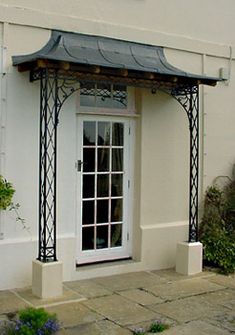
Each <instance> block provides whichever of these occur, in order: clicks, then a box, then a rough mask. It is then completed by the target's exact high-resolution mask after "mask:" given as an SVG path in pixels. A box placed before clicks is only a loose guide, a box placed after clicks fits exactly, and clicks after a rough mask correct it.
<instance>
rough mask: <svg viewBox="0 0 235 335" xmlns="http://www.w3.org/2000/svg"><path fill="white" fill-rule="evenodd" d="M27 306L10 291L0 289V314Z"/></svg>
mask: <svg viewBox="0 0 235 335" xmlns="http://www.w3.org/2000/svg"><path fill="white" fill-rule="evenodd" d="M27 306H29V305H28V304H27V303H26V302H25V301H23V300H22V299H20V298H19V297H17V296H16V295H15V294H14V293H13V292H11V291H0V314H4V313H9V312H16V311H18V310H19V309H22V308H24V307H27Z"/></svg>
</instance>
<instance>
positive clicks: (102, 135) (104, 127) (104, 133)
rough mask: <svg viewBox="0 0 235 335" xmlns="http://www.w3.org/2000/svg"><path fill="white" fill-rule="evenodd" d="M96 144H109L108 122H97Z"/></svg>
mask: <svg viewBox="0 0 235 335" xmlns="http://www.w3.org/2000/svg"><path fill="white" fill-rule="evenodd" d="M98 145H110V122H98Z"/></svg>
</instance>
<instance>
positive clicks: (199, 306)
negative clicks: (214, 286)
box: [148, 296, 227, 322]
mask: <svg viewBox="0 0 235 335" xmlns="http://www.w3.org/2000/svg"><path fill="white" fill-rule="evenodd" d="M148 308H149V309H151V310H153V311H155V312H157V313H159V314H162V315H165V316H167V317H169V318H171V319H173V320H175V321H177V322H189V321H193V320H197V319H204V318H205V317H207V318H213V317H215V316H216V315H217V314H219V313H220V312H224V311H226V310H227V309H226V308H225V307H223V306H218V305H216V306H215V305H212V304H210V303H209V302H207V301H206V300H205V301H203V303H202V300H201V299H198V296H194V297H188V298H184V299H178V300H175V301H171V302H166V303H164V304H158V305H152V306H148Z"/></svg>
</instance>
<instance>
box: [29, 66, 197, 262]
mask: <svg viewBox="0 0 235 335" xmlns="http://www.w3.org/2000/svg"><path fill="white" fill-rule="evenodd" d="M30 80H31V81H35V80H40V163H39V179H40V180H39V184H40V187H39V189H40V190H39V192H40V194H39V252H38V259H39V260H40V261H42V262H50V261H56V260H57V256H56V206H57V201H56V200H57V199H56V175H57V127H58V122H59V112H60V110H61V108H62V106H63V104H64V102H65V101H66V99H67V98H68V97H70V96H71V95H72V94H73V93H74V92H75V91H78V90H79V89H80V83H81V82H85V80H84V79H81V80H79V78H78V76H77V75H76V74H75V73H73V72H71V73H70V72H69V71H67V72H65V75H64V74H61V72H59V71H57V70H56V69H54V70H53V69H47V68H45V69H38V70H36V71H32V72H31V74H30ZM114 84H115V85H116V84H117V83H116V82H115V83H114ZM154 87H155V88H156V89H161V90H164V91H165V92H167V93H170V94H171V95H172V96H173V97H174V98H175V99H176V100H177V101H178V102H179V103H180V104H181V105H182V107H183V108H184V110H185V111H186V113H187V115H188V120H189V128H190V204H189V241H190V242H194V241H197V239H198V232H197V231H198V158H199V156H198V155H199V108H198V87H197V86H194V85H185V86H179V85H178V86H177V85H175V84H174V85H173V86H172V85H170V84H169V85H167V83H165V84H163V83H155V85H154ZM106 93H107V92H106ZM106 93H105V92H104V94H106ZM116 99H119V100H120V102H122V101H121V100H122V99H124V101H125V99H126V96H125V94H124V93H122V92H121V93H120V94H118V96H117V97H116Z"/></svg>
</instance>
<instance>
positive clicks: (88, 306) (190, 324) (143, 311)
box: [0, 269, 235, 335]
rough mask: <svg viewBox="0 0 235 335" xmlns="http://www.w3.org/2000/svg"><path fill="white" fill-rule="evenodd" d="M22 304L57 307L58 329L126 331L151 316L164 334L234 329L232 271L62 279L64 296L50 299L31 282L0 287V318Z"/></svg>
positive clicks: (65, 332)
mask: <svg viewBox="0 0 235 335" xmlns="http://www.w3.org/2000/svg"><path fill="white" fill-rule="evenodd" d="M26 306H35V307H38V306H44V307H45V308H46V309H47V310H48V311H50V312H53V313H56V314H57V316H58V319H59V320H60V322H61V324H62V328H61V330H60V331H59V332H58V335H75V334H78V335H85V334H87V335H93V334H94V335H128V334H129V335H131V334H133V331H134V330H135V329H138V328H144V329H146V330H147V329H148V328H149V326H150V325H151V323H152V322H153V321H161V322H164V323H166V324H167V325H169V329H167V330H165V331H164V332H163V334H165V335H187V334H188V335H198V334H202V335H210V334H211V335H228V334H232V333H233V334H234V333H235V276H234V275H233V276H229V277H227V276H223V275H218V274H215V273H213V272H206V271H204V272H202V273H201V274H199V275H196V276H189V277H187V276H182V275H179V274H177V273H176V272H175V271H174V270H173V269H171V270H162V271H142V272H136V273H128V274H123V275H114V276H109V277H102V278H95V279H89V280H81V281H74V282H66V283H64V294H63V296H62V297H59V298H57V299H49V300H48V299H47V300H40V299H38V298H36V297H34V296H33V295H32V293H31V289H30V288H25V289H15V290H6V291H0V323H1V321H2V322H4V320H6V319H8V318H13V317H14V315H15V313H16V312H17V311H18V310H19V309H22V308H24V307H26ZM0 334H2V333H1V329H0ZM149 334H150V333H149Z"/></svg>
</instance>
